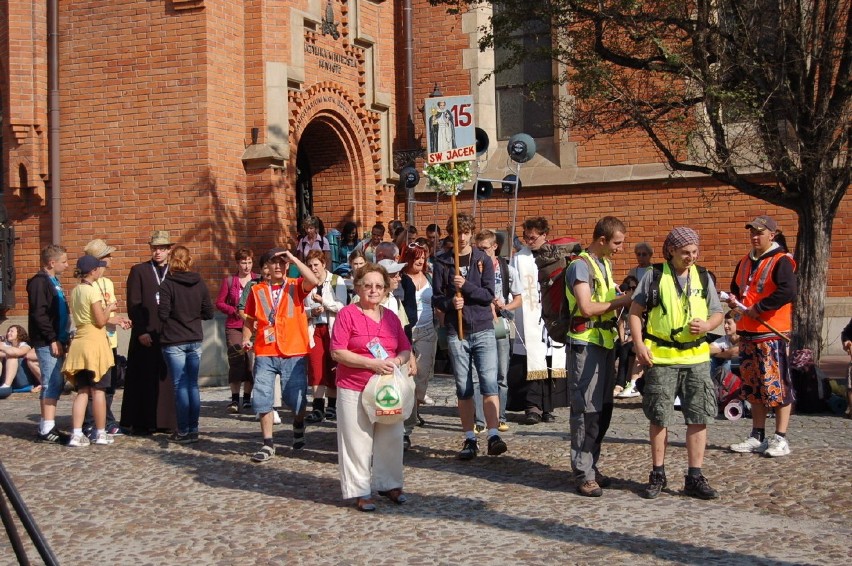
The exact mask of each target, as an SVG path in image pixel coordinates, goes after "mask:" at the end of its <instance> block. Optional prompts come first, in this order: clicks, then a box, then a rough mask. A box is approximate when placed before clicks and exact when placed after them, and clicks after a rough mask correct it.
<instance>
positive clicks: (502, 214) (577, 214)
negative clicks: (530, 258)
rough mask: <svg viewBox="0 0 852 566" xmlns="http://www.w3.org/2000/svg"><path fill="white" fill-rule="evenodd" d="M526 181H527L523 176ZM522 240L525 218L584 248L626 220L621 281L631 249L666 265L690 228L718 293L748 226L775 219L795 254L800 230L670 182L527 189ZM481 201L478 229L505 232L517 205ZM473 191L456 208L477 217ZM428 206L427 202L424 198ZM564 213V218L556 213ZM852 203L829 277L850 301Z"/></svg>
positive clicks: (440, 215)
mask: <svg viewBox="0 0 852 566" xmlns="http://www.w3.org/2000/svg"><path fill="white" fill-rule="evenodd" d="M522 177H523V174H522ZM521 190H522V193H523V195H522V197H519V202H518V216H517V227H516V233H517V234H518V235H521V234H522V225H523V222H524V220H525V219H527V218H528V217H531V216H544V217H546V218H547V219H548V221H549V222H550V225H551V232H550V236H551V237H552V238H556V237H559V236H572V237H575V238H578V239H579V240H580V241H581V242H583V244H584V245H585V244H588V242H589V240H590V239H591V235H592V231H593V230H594V226H595V223H596V222H597V221H598V220H599V219H600V218H601V217H603V216H607V215H612V216H616V217H618V218H620V219H621V220H623V221H624V222H625V224H626V225H627V239H626V242H625V246H624V253H623V254H619V255H618V256H616V259H615V266H614V267H615V277H616V279H618V280H619V281H620V280H621V279H623V278H624V277H625V276H626V275H627V270H628V269H629V268H631V267H633V266H634V265H635V260H634V256H633V253H632V252H633V246H634V245H635V244H637V243H638V242H641V241H647V242H649V243H650V244H651V245H652V247H653V248H654V260H655V261H662V259H661V258H662V244H663V240H665V237H666V235H667V234H668V233H669V231H670V230H671V229H672V228H674V227H676V226H689V227H691V228H693V229H695V230H697V231H698V233H699V235H700V236H701V250H700V256H699V262H700V263H701V264H702V265H704V266H706V267H707V268H708V269H710V270H712V271H714V272H715V273H716V275H717V276H718V278H719V281H720V287H722V288H723V289H727V288H728V284H729V278H730V277H731V276H732V275H733V269H734V266H735V265H736V263H737V261H738V260H739V258H740V257H742V255H744V254H745V253H746V251H748V249H749V242H748V237H747V233H746V231H745V228H744V226H745V223H746V222H748V221H749V220H751V219H752V218H754V217H755V216H757V215H759V214H769V215H771V216H772V217H773V218H775V219H776V220H777V221H778V225H779V227H780V228H781V229H782V230H783V231H784V233H785V235H786V236H787V243H788V245H789V246H790V248H791V249H795V246H796V238H795V234H796V232H797V230H798V226H797V224H796V222H797V221H796V216H795V214H794V213H792V212H791V211H788V210H786V209H781V208H778V207H775V206H772V205H768V204H766V203H764V202H763V201H759V200H757V199H754V198H751V197H748V196H746V195H743V194H742V193H739V192H737V191H735V190H733V189H730V188H727V187H718V186H713V185H709V184H702V183H697V182H694V181H686V182H678V183H675V182H671V183H668V184H667V185H666V186H665V187H664V188H659V185H658V184H631V185H622V186H619V187H616V186H583V187H577V188H571V189H565V188H550V189H547V188H545V189H535V190H533V189H529V190H528V189H526V188H524V189H521ZM499 191H500V189H499V187H498V188H497V191H495V193H494V197H492V198H490V199H486V200H480V201H478V202H477V210H478V212H477V228H491V229H499V230H503V229H507V228H508V226H509V224H510V223H511V211H512V200H511V199H506V198H504V197H503V196H502V193H501V194H498V193H499ZM470 194H471V192H470V191H465V192H463V193H462V195H460V196H459V197H458V198H457V208H458V210H459V211H461V212H467V213H471V212H472V211H473V201H472V200H471V198H470ZM418 197H419V199H420V200H423V197H422V196H421V195H418ZM449 211H450V203H449V199H448V198H447V197H442V199H441V204H440V206H438V207H436V206H434V205H432V204H418V205H417V219H416V225H417V227H418V228H419V229H421V230H424V229H425V227H426V225H427V224H430V223H432V222H437V223H438V224H439V225H440V226H441V228H442V230H443V228H444V226H446V222H447V218H448V217H449ZM554 211H558V212H554ZM850 223H852V203H850V202H849V201H848V199H847V200H846V201H844V203H843V204H842V205H841V208H840V211H839V212H838V215H837V219H836V220H835V223H834V236H833V244H832V264H831V269H830V270H829V281H828V296H830V297H846V296H848V293H849V284H848V280H849V277H848V274H849V273H850V272H852V227H850Z"/></svg>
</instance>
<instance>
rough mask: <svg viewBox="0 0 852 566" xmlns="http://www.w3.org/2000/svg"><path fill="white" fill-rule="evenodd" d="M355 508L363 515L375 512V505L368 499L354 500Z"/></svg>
mask: <svg viewBox="0 0 852 566" xmlns="http://www.w3.org/2000/svg"><path fill="white" fill-rule="evenodd" d="M355 507H357V508H358V511H363V512H364V513H372V512H373V511H375V510H376V504H375V503H373V500H372V499H370V498H369V497H359V498H358V499H356V500H355Z"/></svg>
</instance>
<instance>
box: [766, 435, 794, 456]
mask: <svg viewBox="0 0 852 566" xmlns="http://www.w3.org/2000/svg"><path fill="white" fill-rule="evenodd" d="M789 453H790V444H789V443H788V442H787V439H786V438H784V437H783V436H778V435H777V434H774V435H772V438H770V439H769V442H768V443H767V446H766V449H765V450H764V451H763V455H764V456H767V457H769V458H780V457H781V456H786V455H787V454H789Z"/></svg>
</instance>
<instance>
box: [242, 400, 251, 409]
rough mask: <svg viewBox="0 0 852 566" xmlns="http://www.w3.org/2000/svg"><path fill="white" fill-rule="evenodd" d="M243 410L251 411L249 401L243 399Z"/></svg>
mask: <svg viewBox="0 0 852 566" xmlns="http://www.w3.org/2000/svg"><path fill="white" fill-rule="evenodd" d="M243 410H244V411H251V399H243Z"/></svg>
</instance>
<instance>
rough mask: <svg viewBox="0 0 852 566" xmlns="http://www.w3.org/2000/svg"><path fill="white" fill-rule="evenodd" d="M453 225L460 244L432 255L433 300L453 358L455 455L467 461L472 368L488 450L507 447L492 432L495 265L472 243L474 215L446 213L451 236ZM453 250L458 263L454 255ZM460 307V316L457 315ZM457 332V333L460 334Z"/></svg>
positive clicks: (471, 436) (495, 412)
mask: <svg viewBox="0 0 852 566" xmlns="http://www.w3.org/2000/svg"><path fill="white" fill-rule="evenodd" d="M454 224H455V225H456V226H457V227H458V239H457V242H458V245H459V249H458V250H453V251H450V252H442V253H439V254H438V255H437V256H435V276H434V277H433V279H432V288H433V296H432V305H433V306H434V307H435V308H436V309H438V310H440V311H442V312H443V313H445V316H444V323H445V324H446V327H447V341H448V345H449V356H450V358H451V359H452V365H453V374H454V375H455V379H456V397H457V398H458V407H459V415H460V416H461V423H462V429H463V430H464V434H465V440H464V445H463V446H462V449H461V451H460V452H459V454H458V458H459V459H461V460H472V459H473V458H475V457H476V454H477V452H479V448H478V446H477V443H476V433H475V432H474V430H473V426H474V406H473V370H474V368H475V369H476V372H477V373H478V374H479V388H480V391H481V392H482V397H483V401H482V404H483V409H484V411H485V423H486V426H487V427H488V454H489V455H490V456H498V455H500V454H502V453H504V452H506V443H505V442H504V441H503V439H501V438H500V435H499V434H497V426H498V425H499V422H498V419H499V412H500V401H499V398H498V389H497V341H496V339H495V338H494V324H493V322H492V320H493V319H492V313H491V303H492V302H493V301H494V264H493V262H492V261H491V259H490V258H489V257H488V256H487V255H486V254H485V252H483V251H482V250H480V249H479V248H475V247H473V246H472V245H471V243H472V242H471V240H472V239H473V231H474V230H475V229H476V223H475V221H474V219H473V217H472V216H470V215H469V214H466V213H463V212H460V213H458V214H457V215H456V218H452V217H450V219H449V220H448V221H447V232H449V233H450V235H451V236H452V234H453V230H454V226H453V225H454ZM456 254H457V255H458V266H456V260H455V257H454V256H455V255H456ZM457 267H458V271H457ZM456 273H458V275H456ZM459 312H461V315H462V316H461V317H459V316H458V314H459ZM459 318H461V327H460V321H459ZM460 331H461V333H462V336H460V335H459V333H460Z"/></svg>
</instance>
